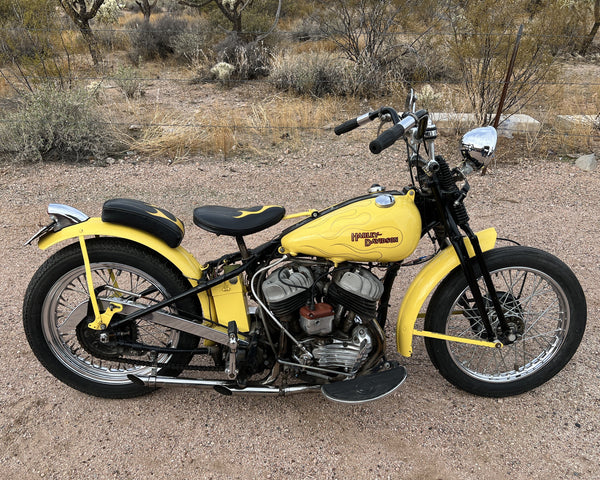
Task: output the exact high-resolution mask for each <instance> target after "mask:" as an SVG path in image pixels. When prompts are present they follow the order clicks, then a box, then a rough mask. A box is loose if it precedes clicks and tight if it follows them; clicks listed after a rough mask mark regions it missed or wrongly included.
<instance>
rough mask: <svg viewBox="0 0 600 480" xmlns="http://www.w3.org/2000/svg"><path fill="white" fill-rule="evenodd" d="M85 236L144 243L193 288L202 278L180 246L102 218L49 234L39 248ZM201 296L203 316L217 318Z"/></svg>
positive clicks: (196, 266) (203, 293) (200, 268)
mask: <svg viewBox="0 0 600 480" xmlns="http://www.w3.org/2000/svg"><path fill="white" fill-rule="evenodd" d="M82 236H83V237H87V236H105V237H116V238H123V239H125V240H130V241H132V242H135V243H139V244H142V245H144V246H146V247H148V248H150V249H152V250H154V251H155V252H157V253H158V254H159V255H162V256H163V257H164V258H166V259H167V260H169V261H170V262H171V263H172V264H173V265H175V267H176V268H177V269H178V270H179V271H180V272H181V273H182V274H183V276H184V277H186V278H187V279H188V280H189V282H190V285H191V286H196V285H197V284H198V281H199V280H200V278H202V267H201V265H200V264H199V263H198V261H197V260H196V259H195V258H194V257H193V255H192V254H191V253H190V252H188V251H187V250H186V249H185V248H183V247H181V246H179V247H177V248H171V247H169V246H168V245H167V244H166V243H165V242H163V241H162V240H161V239H159V238H158V237H155V236H154V235H151V234H149V233H146V232H143V231H141V230H137V229H135V228H131V227H128V226H125V225H117V224H115V223H108V222H103V221H102V219H101V218H90V219H89V220H86V221H85V222H81V223H77V224H75V225H71V226H69V227H66V228H63V229H62V230H60V231H58V232H56V233H50V234H47V235H45V236H43V237H42V238H41V239H40V240H39V242H38V247H39V248H41V249H42V250H46V249H47V248H49V247H51V246H52V245H55V244H57V243H60V242H63V241H65V240H69V239H73V238H79V237H82ZM198 296H199V298H200V303H201V305H202V311H203V313H204V316H205V317H207V318H214V316H215V312H214V307H212V308H211V303H212V302H210V299H209V297H208V295H207V293H206V292H201V293H200V294H199V295H198Z"/></svg>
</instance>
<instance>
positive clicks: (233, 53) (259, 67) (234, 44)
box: [215, 33, 272, 80]
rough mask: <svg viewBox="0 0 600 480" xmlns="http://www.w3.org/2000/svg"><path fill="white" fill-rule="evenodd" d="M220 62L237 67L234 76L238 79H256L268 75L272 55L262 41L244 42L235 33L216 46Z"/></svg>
mask: <svg viewBox="0 0 600 480" xmlns="http://www.w3.org/2000/svg"><path fill="white" fill-rule="evenodd" d="M215 52H216V56H217V59H218V60H219V62H224V63H228V64H230V65H233V66H234V67H235V70H234V71H233V72H232V77H233V78H236V79H238V80H254V79H256V78H260V77H266V76H267V75H269V72H270V70H271V60H272V55H271V51H270V49H269V48H268V47H266V46H265V45H264V44H263V43H262V42H250V43H245V42H243V41H242V40H241V39H240V38H239V37H238V36H237V34H235V33H232V34H231V35H228V36H227V38H226V39H225V40H223V41H222V42H220V43H219V44H218V45H217V46H216V47H215Z"/></svg>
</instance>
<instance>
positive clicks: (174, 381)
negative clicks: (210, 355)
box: [129, 375, 321, 396]
mask: <svg viewBox="0 0 600 480" xmlns="http://www.w3.org/2000/svg"><path fill="white" fill-rule="evenodd" d="M129 379H130V380H131V381H133V382H141V383H143V384H144V385H145V386H147V387H168V386H171V387H196V388H201V389H215V390H217V391H218V392H219V393H222V394H225V395H278V396H285V395H291V394H295V393H306V392H311V391H317V390H320V389H321V385H306V384H304V385H292V386H289V387H275V386H272V387H269V386H266V387H253V386H250V387H245V388H239V387H238V386H237V385H236V384H235V383H234V382H231V381H229V380H204V379H200V378H175V377H160V376H156V375H129Z"/></svg>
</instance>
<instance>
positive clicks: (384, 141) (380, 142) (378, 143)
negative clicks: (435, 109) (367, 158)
mask: <svg viewBox="0 0 600 480" xmlns="http://www.w3.org/2000/svg"><path fill="white" fill-rule="evenodd" d="M426 115H428V113H427V110H419V111H418V112H416V113H405V114H404V118H403V119H402V120H400V121H399V122H398V123H396V124H395V125H394V126H393V127H392V128H388V129H387V130H386V131H385V132H383V133H382V134H381V135H379V136H378V137H377V138H376V139H375V140H373V141H372V142H371V143H370V144H369V150H371V153H374V154H376V155H377V154H379V153H381V152H382V151H383V150H385V149H386V148H388V147H390V146H392V145H393V144H394V143H395V142H396V140H398V139H400V138H402V137H403V136H404V134H405V132H406V131H407V130H410V129H411V128H413V127H414V126H416V125H417V124H419V123H420V122H421V120H422V119H423V118H424V117H425V116H426Z"/></svg>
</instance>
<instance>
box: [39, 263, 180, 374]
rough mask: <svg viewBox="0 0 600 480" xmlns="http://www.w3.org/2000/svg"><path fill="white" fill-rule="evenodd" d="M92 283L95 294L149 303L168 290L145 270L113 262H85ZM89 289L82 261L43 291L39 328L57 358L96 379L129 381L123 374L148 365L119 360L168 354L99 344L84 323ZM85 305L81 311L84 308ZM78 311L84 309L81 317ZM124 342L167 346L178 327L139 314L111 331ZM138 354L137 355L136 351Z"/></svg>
mask: <svg viewBox="0 0 600 480" xmlns="http://www.w3.org/2000/svg"><path fill="white" fill-rule="evenodd" d="M91 268H92V276H93V279H94V287H95V289H96V291H98V292H99V294H98V299H99V300H103V299H107V300H110V299H111V298H113V299H114V300H116V301H119V300H122V299H126V300H134V301H135V303H136V304H137V305H151V304H153V303H156V302H159V301H161V300H164V299H165V298H166V297H167V296H168V293H167V292H166V290H165V288H164V287H163V286H162V285H161V284H159V283H158V281H157V280H156V279H154V278H152V277H150V276H149V275H148V274H146V273H144V272H142V271H140V270H138V269H136V268H133V267H130V266H128V265H123V264H119V263H112V262H104V263H95V264H92V265H91ZM88 304H89V293H88V289H87V283H86V277H85V269H84V267H83V266H81V267H80V268H77V269H75V270H72V271H70V272H68V273H67V274H66V275H64V276H63V277H61V278H60V279H59V280H58V281H57V282H56V283H55V285H54V287H53V288H52V290H51V291H50V292H49V294H48V296H47V297H46V300H45V301H44V305H43V309H42V328H43V333H44V336H45V338H46V341H47V342H48V345H49V347H50V349H51V350H52V352H53V353H54V355H55V356H56V358H57V359H59V360H60V361H61V362H62V363H63V364H64V365H65V366H66V367H67V368H70V369H72V370H73V371H74V372H76V373H78V374H79V375H81V376H83V377H86V378H88V379H90V380H93V381H97V382H105V383H111V384H123V383H129V380H128V379H127V375H128V374H131V373H133V374H139V375H145V374H148V373H149V372H150V368H151V367H135V366H132V365H131V364H130V363H129V362H123V361H122V358H123V357H127V358H129V359H130V360H134V359H135V357H136V356H137V357H138V359H140V360H145V361H153V360H157V361H158V362H160V363H165V362H167V361H168V360H169V359H170V358H171V355H169V354H165V353H162V354H159V355H158V356H157V357H156V358H155V357H154V356H152V355H151V353H150V352H139V351H137V350H127V349H124V348H118V347H112V346H110V345H104V344H103V343H102V341H101V340H100V338H99V337H100V335H101V332H100V331H97V330H92V329H89V328H88V327H87V323H88V322H89V321H90V320H91V319H89V318H88V317H87V309H88ZM84 309H85V310H84ZM81 313H85V315H84V317H83V318H81ZM116 334H118V335H119V336H120V337H121V338H122V339H123V340H124V341H127V342H128V343H142V344H148V345H153V346H157V347H164V348H172V347H174V346H176V345H177V343H178V340H179V332H178V331H176V330H172V329H168V328H166V327H162V326H160V325H156V324H153V323H151V322H148V321H147V320H145V319H144V317H142V318H140V319H138V320H136V322H135V324H133V325H126V328H124V329H121V330H118V331H117V332H116ZM136 353H141V355H136Z"/></svg>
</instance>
